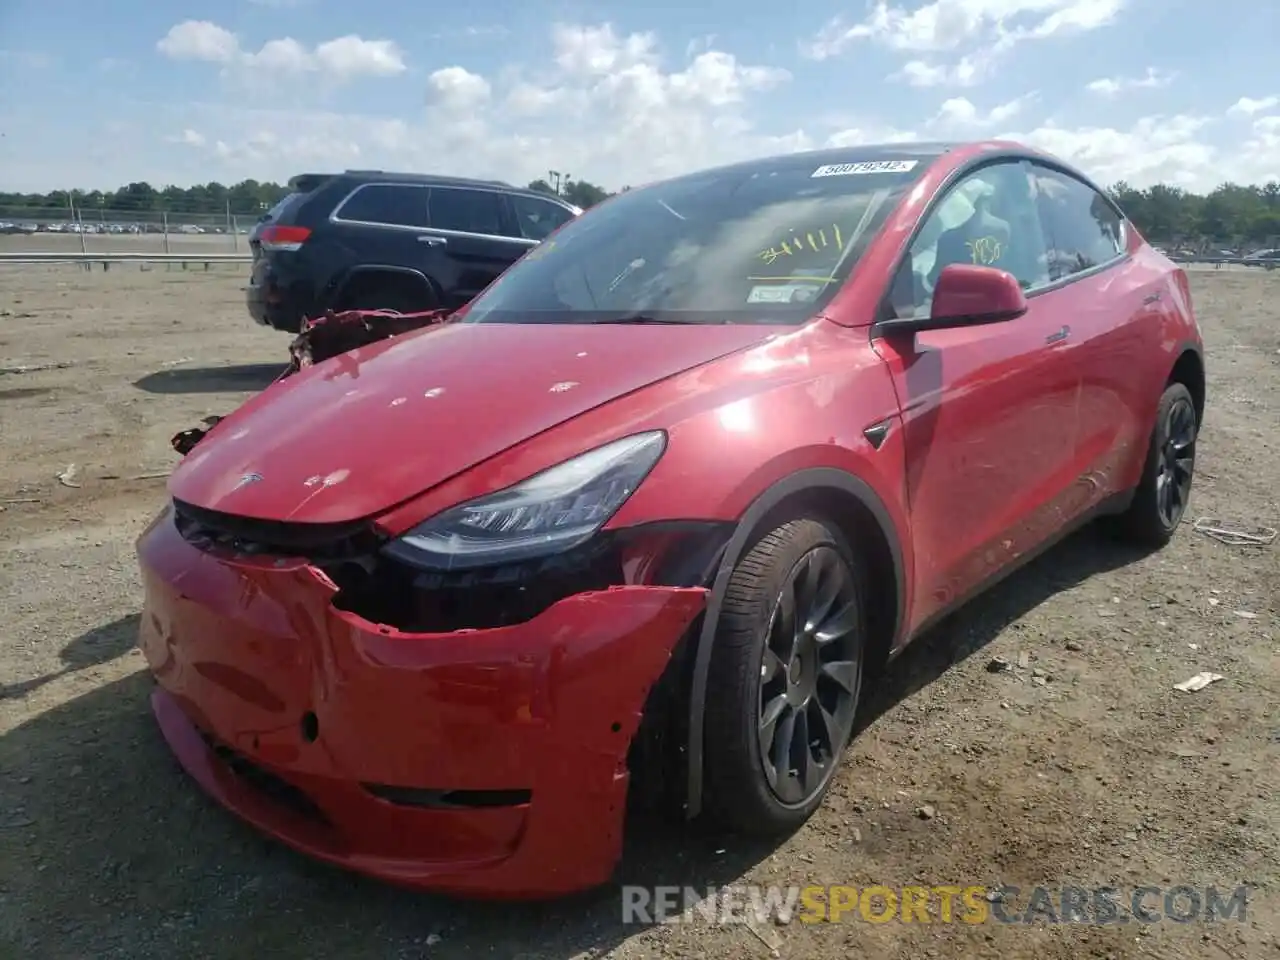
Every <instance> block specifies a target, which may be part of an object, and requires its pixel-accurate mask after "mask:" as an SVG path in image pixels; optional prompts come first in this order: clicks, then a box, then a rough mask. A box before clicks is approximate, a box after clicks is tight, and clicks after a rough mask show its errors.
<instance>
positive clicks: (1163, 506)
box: [1156, 398, 1196, 527]
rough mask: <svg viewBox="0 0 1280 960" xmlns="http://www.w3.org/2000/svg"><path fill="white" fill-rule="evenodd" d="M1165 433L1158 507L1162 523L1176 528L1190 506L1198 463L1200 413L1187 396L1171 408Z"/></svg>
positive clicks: (1161, 453) (1157, 495)
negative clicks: (1197, 446)
mask: <svg viewBox="0 0 1280 960" xmlns="http://www.w3.org/2000/svg"><path fill="white" fill-rule="evenodd" d="M1163 435H1164V445H1163V446H1162V447H1161V450H1160V469H1159V472H1158V473H1157V474H1156V509H1157V510H1158V511H1159V512H1160V520H1161V522H1163V523H1164V524H1165V526H1166V527H1174V526H1177V524H1178V522H1179V521H1180V520H1181V519H1182V514H1183V512H1184V511H1185V510H1186V509H1187V500H1188V499H1189V497H1190V495H1191V476H1192V474H1193V473H1194V472H1195V462H1196V412H1195V408H1193V407H1192V405H1191V403H1190V402H1189V401H1188V400H1186V399H1185V398H1179V399H1178V400H1176V401H1175V402H1174V403H1173V404H1172V406H1170V407H1169V414H1168V416H1167V418H1166V419H1165V425H1164V431H1163Z"/></svg>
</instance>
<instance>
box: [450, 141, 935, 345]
mask: <svg viewBox="0 0 1280 960" xmlns="http://www.w3.org/2000/svg"><path fill="white" fill-rule="evenodd" d="M925 166H926V165H925V164H924V163H923V162H918V161H913V160H891V161H879V162H868V163H846V164H833V165H827V166H823V167H817V168H816V169H815V164H814V163H813V161H812V160H808V161H804V160H802V159H800V158H795V159H794V160H790V162H783V163H779V164H777V165H775V166H770V167H763V166H756V165H752V166H750V167H745V168H736V169H734V168H730V169H726V170H714V171H710V172H707V173H702V174H695V175H692V176H688V177H682V178H679V179H677V180H671V181H667V182H664V183H658V184H654V185H652V186H649V187H644V188H641V189H637V190H630V191H627V192H626V193H623V194H621V195H619V196H617V197H614V198H612V199H610V200H608V201H606V202H605V203H603V204H602V205H600V206H599V207H597V208H595V209H592V210H588V211H587V212H586V213H585V214H583V215H582V216H581V217H579V218H577V219H576V220H573V221H571V222H570V223H568V224H566V225H565V226H564V227H562V228H561V229H560V230H559V231H557V232H556V233H555V234H554V235H552V237H551V238H550V239H548V240H546V241H544V242H543V243H542V244H540V245H539V246H537V247H535V248H534V249H533V250H531V251H530V252H529V253H528V254H526V255H525V257H524V258H523V259H521V260H520V261H519V262H518V263H517V264H515V265H514V266H513V267H512V268H511V269H509V270H508V271H507V272H506V273H504V274H503V275H502V276H501V277H500V278H499V279H498V280H497V281H496V282H494V283H493V284H492V285H491V286H490V287H489V288H488V290H486V291H485V292H484V293H483V294H481V295H480V296H479V297H478V298H477V299H476V300H475V301H474V302H473V303H472V304H471V307H470V309H469V310H468V311H467V313H466V316H465V318H464V322H469V323H646V322H659V323H663V322H665V323H771V324H773V323H800V322H803V321H804V320H806V319H808V318H809V317H811V316H813V315H814V313H816V312H817V311H818V310H821V309H822V307H823V306H824V305H825V304H826V303H827V302H828V301H829V300H830V299H831V298H832V297H833V296H835V294H836V292H837V291H838V290H839V288H840V285H841V283H842V282H843V281H844V279H845V278H846V277H848V275H849V272H850V271H851V270H852V269H853V266H854V264H856V263H857V260H858V258H859V257H860V256H861V255H862V253H863V251H864V250H865V249H866V247H867V244H868V243H869V242H870V240H871V238H872V237H874V235H875V233H876V232H877V231H878V230H879V228H880V226H881V225H882V224H883V223H884V220H885V218H886V217H887V216H888V214H889V213H890V212H891V211H892V209H893V207H894V206H895V204H896V202H897V200H898V199H899V197H900V196H901V195H902V193H903V192H904V191H905V190H907V189H909V188H910V187H911V185H912V184H913V183H914V182H915V181H916V179H917V178H918V177H919V175H920V174H921V173H922V172H923V170H924V168H925Z"/></svg>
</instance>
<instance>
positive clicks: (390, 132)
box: [0, 0, 1280, 191]
mask: <svg viewBox="0 0 1280 960" xmlns="http://www.w3.org/2000/svg"><path fill="white" fill-rule="evenodd" d="M928 8H934V16H935V17H936V18H942V19H945V17H944V15H945V16H946V17H959V18H960V19H959V20H957V21H956V22H957V23H958V26H955V27H947V28H944V27H943V26H939V25H938V24H937V23H932V25H929V24H926V26H928V27H929V29H925V28H924V27H911V28H910V29H908V27H907V26H906V25H905V24H906V21H905V20H904V21H901V22H899V21H895V20H893V16H892V14H891V10H892V8H891V7H889V6H888V5H884V4H882V5H881V8H880V9H882V10H883V18H882V21H883V23H884V24H887V25H886V26H882V27H879V28H877V29H879V30H880V33H879V34H876V36H875V38H874V42H878V43H883V44H886V45H889V46H890V47H892V49H893V50H895V51H899V52H900V53H901V57H900V59H901V61H905V65H904V66H902V67H901V69H900V71H899V73H898V74H897V76H898V78H899V79H902V80H905V81H906V82H907V83H910V84H913V85H914V86H916V87H917V88H919V89H920V90H921V92H920V93H917V94H915V96H914V99H917V100H920V101H924V103H923V105H922V107H921V108H919V109H917V110H916V111H915V113H914V114H908V113H905V112H903V111H901V110H895V109H893V108H891V106H890V105H889V104H888V103H884V104H881V103H871V104H870V105H868V106H866V107H865V108H864V109H863V110H862V111H861V112H857V113H853V114H849V115H842V116H832V115H829V114H827V113H825V112H824V111H821V110H819V111H817V112H814V111H813V110H812V109H806V106H808V107H810V108H811V106H812V104H813V102H814V99H815V98H814V93H815V91H814V90H813V89H808V90H795V91H787V89H786V88H787V87H788V85H789V84H790V83H791V82H792V78H791V77H790V75H789V74H788V73H787V71H785V70H783V69H781V67H780V66H779V65H778V61H777V59H776V58H772V57H771V58H769V60H766V61H765V62H745V63H744V62H743V61H742V60H740V59H739V58H738V57H737V56H735V55H734V54H733V53H732V52H731V50H729V49H726V48H725V47H724V45H723V44H717V42H716V41H715V39H714V38H701V39H699V40H697V41H696V42H695V43H693V44H691V45H688V46H686V44H685V42H684V39H685V38H682V39H681V41H680V43H679V45H678V46H676V47H674V48H665V47H663V46H662V45H660V44H659V42H658V39H657V37H656V36H654V35H653V34H651V33H646V32H634V33H627V32H626V31H622V30H619V29H617V28H615V27H613V26H611V25H609V24H567V23H566V24H557V25H553V26H548V28H547V33H546V35H545V36H544V37H542V38H538V37H530V38H526V39H527V40H528V43H529V52H528V54H527V57H526V58H525V60H524V63H523V65H520V64H510V63H508V64H506V65H503V66H500V67H498V68H496V69H494V70H491V71H490V70H484V71H482V70H477V69H476V67H475V64H474V62H472V61H469V60H464V59H462V58H461V56H459V57H458V58H457V59H453V58H450V59H437V60H436V61H435V62H434V63H432V64H431V65H430V67H429V68H428V69H427V70H424V71H422V73H421V74H420V75H419V74H416V73H411V72H409V71H408V70H406V69H404V66H405V63H404V56H403V54H401V52H400V51H399V49H398V48H397V47H395V45H394V44H391V43H389V42H387V41H367V40H363V39H361V38H359V37H351V38H338V39H337V40H331V41H328V42H327V43H321V44H318V45H314V44H309V43H303V42H300V41H299V40H297V39H293V38H290V37H287V36H283V37H277V38H276V39H274V40H269V41H268V42H265V43H260V44H253V45H247V44H246V43H245V41H244V40H243V38H240V37H236V36H234V35H233V34H231V33H230V32H229V31H227V30H224V29H223V28H221V27H218V26H217V25H216V24H213V23H208V22H201V21H195V22H188V23H187V24H179V25H178V27H175V28H174V30H172V31H170V34H169V35H168V36H167V37H166V38H165V40H164V41H162V44H163V46H162V49H163V50H164V51H165V52H166V53H167V55H169V56H172V57H184V58H187V59H198V60H203V61H205V62H206V63H207V64H209V66H210V69H211V71H212V72H214V73H217V72H219V71H221V72H224V73H226V74H227V75H228V76H231V77H235V78H241V79H252V78H255V77H256V76H257V75H258V74H259V73H260V72H269V73H270V74H271V75H272V76H273V77H278V78H285V77H295V78H297V79H298V81H299V82H298V84H297V85H296V87H294V88H292V89H291V90H290V91H289V93H290V96H289V97H288V101H289V102H288V103H287V104H284V105H283V106H282V108H281V109H278V110H263V109H258V108H253V107H248V106H246V105H245V101H244V100H243V98H241V97H239V96H232V91H228V90H224V91H223V93H224V94H226V95H227V98H226V100H225V101H224V102H221V103H204V104H186V103H183V104H179V103H173V104H172V105H169V106H158V105H157V104H155V103H147V104H136V105H134V106H135V107H136V114H135V115H133V116H132V123H131V125H130V126H129V128H128V129H127V130H126V131H123V132H121V133H119V134H113V135H111V136H109V137H108V136H104V135H102V132H101V131H102V127H103V124H104V123H105V122H106V120H105V118H104V120H103V121H102V122H100V123H99V125H98V127H97V128H95V129H94V130H93V131H89V132H91V133H93V135H94V137H96V138H97V140H98V141H99V142H101V143H103V144H108V143H109V144H111V145H112V149H113V150H115V151H116V152H115V153H110V154H108V153H106V152H101V151H100V152H99V153H98V154H93V155H92V156H91V158H90V157H89V155H86V154H81V153H76V152H74V151H71V152H68V151H65V150H63V149H62V148H61V144H63V143H65V137H66V136H67V135H70V134H68V133H61V132H60V133H58V135H57V136H56V137H55V136H53V131H54V127H53V126H50V127H49V128H48V130H49V133H48V136H46V137H45V138H44V141H43V143H44V144H45V145H42V146H40V147H39V148H36V149H33V148H31V146H30V145H29V144H30V141H28V146H26V147H24V152H23V153H22V154H19V153H18V152H16V151H15V150H14V149H13V148H12V147H6V146H5V145H4V143H3V141H0V166H3V167H4V169H5V171H6V176H7V177H8V178H9V180H10V181H11V182H13V183H14V185H15V187H17V188H20V189H25V188H27V185H28V184H30V185H32V187H33V188H34V187H35V186H38V185H40V184H44V187H43V189H48V188H50V187H53V186H65V185H67V184H73V185H76V186H84V187H86V188H88V187H93V186H99V187H113V186H115V185H118V183H127V182H130V181H132V180H137V179H150V180H152V181H154V182H157V183H166V182H206V181H208V180H211V179H216V180H221V181H223V182H227V181H235V180H239V179H244V178H247V177H253V178H255V179H259V180H276V181H283V180H285V179H287V178H288V177H289V176H292V175H294V174H296V173H298V172H299V171H300V170H305V169H333V168H341V167H342V166H367V167H380V168H384V169H405V170H423V169H427V170H439V171H447V172H456V173H458V174H462V175H466V176H476V177H494V178H498V179H503V180H507V181H510V182H525V181H528V180H530V179H533V178H534V177H540V176H546V172H547V170H549V169H551V170H560V171H568V172H570V173H571V174H572V175H573V176H574V177H581V178H583V179H587V180H591V181H593V182H596V183H600V184H602V185H604V186H606V187H609V188H618V187H621V186H624V185H628V184H630V185H636V184H639V183H643V182H646V181H649V180H653V179H656V178H660V177H664V176H669V175H674V174H678V173H683V172H686V171H689V170H694V169H698V168H701V167H706V166H711V165H714V164H719V163H727V162H732V161H734V160H738V159H743V158H746V157H750V156H763V155H769V154H777V153H785V152H790V151H795V150H803V149H811V148H815V147H821V146H847V145H853V144H858V143H873V142H897V141H908V140H916V139H946V140H970V139H975V140H976V139H991V138H996V137H1008V138H1010V139H1016V140H1022V141H1024V142H1028V143H1030V144H1033V145H1036V146H1040V147H1043V148H1044V149H1047V150H1049V151H1050V152H1053V153H1055V154H1058V155H1060V156H1062V157H1063V158H1064V159H1067V160H1069V161H1072V162H1075V163H1077V164H1079V165H1080V166H1081V167H1082V168H1083V169H1084V170H1085V171H1086V172H1087V173H1089V174H1090V175H1092V176H1094V177H1095V178H1096V179H1098V180H1099V181H1101V182H1103V183H1110V182H1114V181H1115V180H1118V179H1126V180H1129V181H1130V182H1132V183H1134V184H1136V185H1139V186H1144V185H1147V184H1150V183H1152V182H1156V181H1160V180H1164V181H1166V182H1174V183H1180V184H1182V185H1184V186H1187V187H1189V188H1192V189H1195V190H1199V191H1205V190H1210V189H1212V188H1213V187H1214V186H1215V185H1217V184H1218V183H1220V182H1222V181H1226V180H1234V181H1237V182H1263V181H1265V180H1267V179H1269V178H1274V177H1280V170H1277V169H1276V167H1277V165H1280V119H1277V117H1276V116H1274V114H1277V113H1280V109H1277V108H1280V98H1277V99H1272V98H1268V97H1261V96H1260V95H1258V94H1256V93H1255V96H1254V97H1253V98H1250V97H1243V98H1241V99H1240V100H1239V102H1238V103H1236V105H1235V106H1234V107H1232V108H1231V110H1230V111H1228V109H1227V108H1228V107H1229V106H1230V105H1231V103H1232V102H1233V101H1235V100H1236V97H1235V96H1232V97H1230V98H1227V99H1226V101H1225V102H1223V103H1221V104H1218V105H1216V107H1206V108H1204V111H1203V112H1204V113H1205V114H1206V115H1205V116H1201V115H1195V116H1192V115H1190V114H1189V113H1185V112H1184V113H1181V114H1180V113H1178V112H1177V108H1175V109H1174V110H1173V111H1170V114H1169V115H1165V116H1149V117H1146V118H1144V119H1142V120H1139V121H1138V122H1136V123H1133V124H1128V123H1116V122H1115V121H1114V120H1113V119H1112V117H1111V116H1110V115H1108V112H1107V110H1106V107H1105V105H1100V104H1097V103H1095V104H1093V105H1092V106H1086V107H1084V108H1085V109H1087V110H1088V111H1089V112H1088V113H1084V114H1078V113H1076V111H1077V110H1080V109H1082V104H1081V103H1080V101H1079V97H1078V96H1077V97H1069V96H1068V97H1066V98H1065V100H1064V101H1063V102H1061V103H1045V102H1043V101H1044V100H1046V99H1047V98H1048V95H1049V90H1050V89H1051V88H1053V87H1056V86H1058V84H1057V83H1051V82H1050V81H1049V80H1046V86H1045V90H1044V93H1042V94H1041V95H1040V96H1039V97H1037V96H1036V95H1035V94H1028V95H1026V96H1022V97H1018V98H1016V99H1007V97H1006V98H1005V99H1003V100H1000V99H992V98H984V97H981V96H978V95H975V94H974V93H973V89H974V88H975V87H976V85H977V84H978V83H979V82H980V80H981V79H982V78H984V77H985V76H987V74H986V73H985V71H987V70H990V69H992V67H991V64H992V62H993V61H992V60H991V59H990V58H989V57H987V56H984V55H983V54H981V53H979V54H975V53H973V51H974V50H975V49H981V47H978V48H975V47H964V48H957V49H955V50H953V51H951V52H950V53H948V54H947V55H946V56H945V57H943V58H942V59H936V58H934V53H936V52H937V51H935V50H932V49H928V48H929V47H930V46H931V45H933V46H936V45H938V44H941V43H943V42H944V41H946V39H947V37H948V36H949V33H948V30H954V31H955V32H957V33H965V32H966V31H967V32H968V35H970V36H977V37H979V38H980V42H985V41H992V42H991V43H990V44H989V45H988V47H987V48H986V49H987V50H988V51H989V50H992V49H995V47H996V45H997V43H998V42H999V41H1000V37H1002V36H1005V37H1007V36H1021V35H1022V34H1027V35H1028V36H1031V35H1045V34H1055V35H1056V32H1058V31H1061V30H1067V29H1079V28H1080V25H1081V24H1088V23H1093V22H1096V21H1097V20H1098V19H1099V18H1101V17H1103V16H1104V14H1105V12H1106V10H1108V9H1111V7H1110V6H1108V3H1105V2H1104V3H1103V4H1101V5H1092V6H1091V5H1089V4H1088V3H1077V4H1076V5H1074V6H1073V5H1072V4H1070V3H1067V2H1066V0H967V2H966V4H963V5H962V4H957V3H955V2H953V0H937V2H934V3H930V4H928V6H927V8H926V9H928ZM1010 11H1014V12H1013V13H1011V12H1010ZM1017 11H1021V12H1017ZM1057 14H1061V16H1059V17H1058V18H1057V19H1054V17H1055V15H1057ZM1068 14H1070V15H1068ZM876 16H877V14H876V12H875V11H873V12H872V17H871V20H870V21H869V22H871V23H872V24H873V25H874V23H875V17H876ZM1001 18H1003V19H1001ZM993 24H995V26H993ZM895 30H896V31H897V33H894V32H893V31H895ZM930 31H932V32H930ZM1001 31H1003V33H1002V32H1001ZM894 37H897V38H899V39H896V40H894V39H890V38H894ZM228 38H230V39H229V40H228ZM868 39H869V40H870V39H872V38H871V36H870V35H868ZM539 40H541V41H543V43H542V44H539V43H538V41H539ZM1014 42H1021V40H1018V41H1014ZM1028 42H1030V41H1028ZM894 43H897V44H899V46H898V47H893V44H894ZM903 43H907V44H915V45H916V46H917V47H920V48H921V49H919V50H918V51H909V50H906V49H905V48H904V47H902V46H901V44H903ZM442 49H443V48H442ZM448 49H454V48H453V47H448ZM770 61H772V62H770ZM321 63H323V64H324V66H323V67H321V66H320V64H321ZM842 69H843V65H842ZM379 72H381V73H382V74H383V75H386V76H390V75H391V74H399V77H398V79H397V80H395V81H393V83H392V84H390V85H389V89H390V90H391V92H392V93H393V94H396V93H398V94H399V96H398V97H397V100H398V101H399V102H400V103H406V102H413V103H414V104H415V106H414V107H413V108H411V109H410V112H405V113H401V114H399V115H396V114H392V115H388V116H372V115H367V114H361V113H359V112H358V110H359V108H358V107H357V108H355V109H354V110H351V111H349V112H334V111H326V110H321V109H315V108H308V104H313V105H314V104H318V103H321V102H328V103H334V102H340V101H339V100H338V99H337V98H330V97H328V96H327V94H328V91H320V90H317V88H318V87H319V86H320V85H321V84H322V83H323V82H324V80H325V79H326V78H327V77H335V78H336V77H349V76H355V75H361V74H363V75H370V74H373V75H377V74H378V73H379ZM864 72H865V71H864ZM1090 76H1096V74H1093V75H1091V74H1087V73H1086V74H1085V75H1084V76H1081V77H1077V78H1070V79H1069V85H1072V88H1073V89H1075V90H1076V91H1077V93H1078V92H1079V91H1080V88H1081V87H1083V86H1084V85H1085V81H1087V80H1088V79H1089V77H1090ZM872 77H873V78H874V73H873V74H872ZM1051 79H1053V80H1056V79H1059V78H1051ZM1108 79H1109V80H1111V81H1113V82H1114V83H1115V84H1116V86H1117V87H1123V86H1125V84H1130V85H1137V86H1155V85H1157V84H1158V83H1161V82H1163V81H1164V79H1165V75H1164V74H1161V73H1159V71H1157V70H1152V71H1148V72H1147V73H1146V74H1145V75H1143V74H1141V73H1134V74H1132V75H1130V76H1127V77H1113V78H1108ZM1028 86H1029V85H1028ZM1028 86H1022V87H1021V89H1024V90H1025V89H1028ZM1129 88H1130V89H1132V88H1134V87H1133V86H1130V87H1129ZM1095 89H1098V90H1099V92H1100V93H1105V91H1106V89H1108V88H1107V87H1106V86H1105V85H1095ZM780 90H781V91H782V92H781V93H779V91H780ZM930 91H932V92H934V93H935V94H936V95H935V96H933V97H930V96H929V92H930ZM313 93H314V94H319V93H324V94H325V96H324V97H321V96H318V95H313ZM817 93H819V94H820V93H821V90H820V89H819V90H818V91H817ZM406 94H407V95H406ZM1158 95H1159V94H1158V92H1157V93H1156V96H1158ZM783 96H786V97H787V99H785V100H784V99H782V97H783ZM775 97H778V100H777V102H773V100H774V98H775ZM819 99H820V98H819ZM1151 99H1153V100H1154V99H1155V96H1153V97H1152V98H1151ZM357 102H359V101H357ZM388 102H389V101H383V100H381V99H380V100H379V101H377V103H378V107H377V109H386V104H387V103H388ZM7 109H8V110H10V111H12V107H8V108H7ZM5 110H6V107H5V106H4V105H0V114H3V113H4V112H5ZM1059 111H1061V112H1059ZM370 112H372V111H370ZM1151 112H1152V113H1153V114H1154V113H1156V112H1157V111H1156V110H1155V109H1153V110H1152V111H1151ZM1228 112H1230V113H1231V114H1232V117H1231V118H1229V119H1228V118H1226V117H1225V116H1224V115H1225V114H1227V113H1228ZM1073 115H1075V116H1081V115H1083V116H1085V117H1088V118H1089V119H1090V122H1089V124H1088V125H1087V126H1077V125H1075V124H1076V122H1078V121H1073V120H1072V117H1073ZM765 118H771V119H770V120H769V121H768V122H766V121H765ZM111 119H112V120H116V119H118V118H117V117H114V116H113V117H111ZM71 123H72V121H71V120H68V121H67V130H68V131H70V130H72V129H73V127H72V126H71ZM74 123H75V124H76V126H75V127H74V130H75V131H77V132H80V133H84V132H85V131H84V130H82V129H81V126H80V124H81V123H82V121H80V120H79V119H78V118H77V119H75V121H74ZM157 128H158V129H159V131H160V132H159V133H157V132H156V129H157ZM1010 131H1013V132H1010ZM166 134H167V135H166ZM10 139H12V138H10ZM130 145H136V149H134V150H129V149H128V147H129V146H130ZM90 181H92V182H90Z"/></svg>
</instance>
